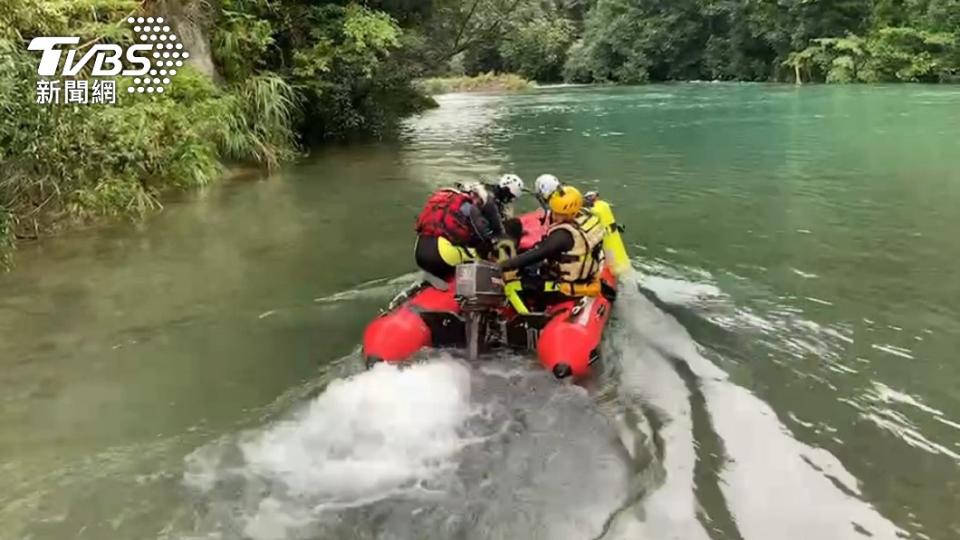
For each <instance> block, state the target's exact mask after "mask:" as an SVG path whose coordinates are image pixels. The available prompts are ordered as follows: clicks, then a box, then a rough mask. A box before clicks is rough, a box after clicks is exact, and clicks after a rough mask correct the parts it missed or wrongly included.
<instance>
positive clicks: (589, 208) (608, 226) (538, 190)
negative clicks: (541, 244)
mask: <svg viewBox="0 0 960 540" xmlns="http://www.w3.org/2000/svg"><path fill="white" fill-rule="evenodd" d="M560 186H561V184H560V180H559V179H557V177H556V176H554V175H552V174H541V175H540V176H539V177H537V180H536V182H534V194H535V196H536V198H537V200H538V201H539V202H540V206H542V207H543V209H544V216H543V218H542V220H541V223H547V222H548V221H549V220H550V206H549V201H550V198H551V197H552V196H553V194H554V193H556V192H557V190H559V189H560ZM581 213H585V214H591V215H594V216H596V217H597V218H599V219H600V223H601V224H602V225H603V228H604V238H603V249H604V252H605V253H606V259H607V264H609V265H610V267H611V270H612V271H613V274H614V275H616V276H620V275H621V274H623V273H624V272H626V271H627V270H628V269H629V268H630V259H629V257H628V256H627V249H626V247H625V246H624V244H623V238H622V237H621V235H620V233H621V232H623V227H622V226H621V225H619V224H618V223H617V222H616V219H615V218H614V216H613V209H612V208H611V207H610V203H608V202H607V201H604V200H602V199H601V198H600V195H599V194H598V193H597V192H596V191H588V192H587V193H586V194H585V195H584V196H583V209H582V210H581Z"/></svg>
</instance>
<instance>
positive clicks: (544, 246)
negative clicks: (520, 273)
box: [500, 229, 574, 270]
mask: <svg viewBox="0 0 960 540" xmlns="http://www.w3.org/2000/svg"><path fill="white" fill-rule="evenodd" d="M573 246H574V239H573V234H571V233H570V231H568V230H566V229H557V230H555V231H553V232H552V233H550V234H548V235H547V237H546V238H544V239H543V240H541V241H540V243H538V244H537V245H536V246H534V247H533V248H531V249H530V250H528V251H525V252H523V253H521V254H520V255H517V256H516V257H514V258H512V259H510V260H508V261H504V262H503V264H501V265H500V266H501V268H503V269H504V270H516V269H518V268H523V267H526V266H531V265H534V264H537V263H539V262H542V261H546V260H549V259H556V258H558V257H560V255H563V254H564V253H565V252H567V251H570V250H571V249H573Z"/></svg>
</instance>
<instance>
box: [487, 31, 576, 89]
mask: <svg viewBox="0 0 960 540" xmlns="http://www.w3.org/2000/svg"><path fill="white" fill-rule="evenodd" d="M573 33H574V27H573V23H572V22H570V21H569V20H567V19H563V18H557V19H547V18H537V19H535V20H533V21H531V22H529V23H526V24H524V25H522V26H520V27H519V28H518V29H517V30H516V32H514V33H513V35H512V36H510V38H509V39H506V40H504V43H503V45H502V46H501V47H500V54H501V55H502V56H503V59H504V61H505V67H506V69H507V70H509V71H512V72H515V73H519V74H520V75H522V76H523V77H526V78H528V79H533V80H537V81H557V80H560V79H561V78H562V75H563V65H564V63H565V62H566V58H567V50H568V49H569V48H570V45H571V43H573V37H574V34H573Z"/></svg>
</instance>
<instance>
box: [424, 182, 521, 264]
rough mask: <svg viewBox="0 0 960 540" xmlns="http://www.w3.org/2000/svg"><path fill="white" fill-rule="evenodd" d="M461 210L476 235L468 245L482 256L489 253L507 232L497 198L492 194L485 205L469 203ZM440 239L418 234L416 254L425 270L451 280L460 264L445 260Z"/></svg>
mask: <svg viewBox="0 0 960 540" xmlns="http://www.w3.org/2000/svg"><path fill="white" fill-rule="evenodd" d="M460 210H461V212H462V214H463V216H464V217H465V218H466V220H467V223H468V224H469V226H470V228H471V229H472V230H473V239H472V240H471V242H470V243H469V245H467V246H465V247H471V248H475V249H477V250H478V251H479V253H480V255H481V256H483V257H485V256H486V254H487V253H489V250H490V249H491V247H492V245H493V242H494V240H495V239H497V238H500V237H502V236H503V234H504V228H503V222H502V221H501V217H500V207H499V205H498V203H497V198H496V197H494V196H493V195H491V196H490V197H489V198H488V200H487V202H486V204H484V205H483V206H477V205H475V204H470V203H466V204H464V205H463V206H462V207H461V209H460ZM448 240H449V238H448ZM438 242H439V239H437V238H436V237H431V236H423V235H418V236H417V244H416V247H415V248H414V258H415V259H416V261H417V266H419V267H420V269H421V270H423V271H425V272H429V273H431V274H433V275H435V276H437V277H438V278H440V279H443V280H448V279H450V278H452V277H453V275H454V273H455V272H456V267H455V266H451V265H450V264H448V263H447V261H445V260H443V257H442V256H441V255H440V249H439V247H438V245H437V243H438Z"/></svg>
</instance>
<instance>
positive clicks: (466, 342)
mask: <svg viewBox="0 0 960 540" xmlns="http://www.w3.org/2000/svg"><path fill="white" fill-rule="evenodd" d="M592 211H593V212H594V213H595V214H596V215H597V216H598V217H600V220H601V222H602V223H603V225H604V227H605V232H606V234H605V236H604V241H603V244H604V252H605V257H604V262H603V266H602V267H601V279H602V281H603V283H604V286H603V289H604V294H600V295H597V296H582V297H569V296H562V297H561V299H560V300H559V301H557V302H555V303H552V304H549V305H547V306H545V308H544V309H542V310H540V311H531V310H529V309H528V308H527V307H526V306H525V304H524V303H523V301H522V300H521V299H520V296H519V294H518V291H519V289H520V286H519V281H515V282H504V279H503V274H502V273H501V271H500V269H499V267H498V266H497V265H496V264H493V263H488V262H485V261H476V262H470V263H465V264H461V265H459V266H458V267H457V271H456V275H455V277H454V278H452V279H451V280H449V281H447V282H446V283H443V282H442V281H441V280H439V279H438V278H433V279H427V280H424V281H423V282H420V283H417V284H415V285H414V286H413V287H412V288H410V289H407V290H406V291H403V292H402V293H400V294H399V295H398V296H397V297H396V298H394V299H393V301H391V302H390V304H389V305H388V307H387V308H386V309H384V310H383V311H382V312H381V314H380V315H379V316H378V317H377V318H376V319H374V320H373V321H372V322H371V323H370V324H369V325H368V326H367V328H366V330H365V332H364V335H363V355H364V358H365V359H366V361H367V365H368V366H371V365H373V364H375V363H377V362H388V363H394V364H396V363H404V362H408V361H409V360H410V359H411V358H412V357H413V356H414V355H416V354H417V353H418V352H419V351H421V350H423V349H428V348H433V349H449V348H454V349H465V350H467V351H468V354H469V356H470V357H471V358H475V357H476V356H477V355H478V354H482V353H485V352H490V351H492V350H497V349H509V350H514V351H517V352H521V353H524V352H535V353H536V354H537V356H538V358H539V360H540V363H541V364H542V365H543V367H544V368H546V369H547V370H548V371H550V372H551V373H553V374H554V375H555V376H556V377H557V378H561V379H562V378H566V377H570V376H573V377H578V378H579V377H583V376H586V375H588V374H589V373H590V371H591V366H592V365H593V364H594V363H595V362H596V361H597V360H598V359H599V357H600V354H599V349H600V341H601V338H602V336H603V331H604V328H605V327H606V324H607V321H608V320H609V319H610V314H611V312H612V302H613V301H614V298H615V291H616V288H617V276H618V275H622V273H623V272H624V271H626V269H627V268H629V266H630V263H629V260H628V259H627V255H626V251H625V249H624V247H623V241H622V239H621V237H620V230H621V228H620V227H619V226H618V225H617V224H616V223H615V221H614V218H613V213H612V211H611V210H610V206H609V205H608V204H607V203H606V202H604V201H600V200H597V201H595V203H594V206H593V207H592ZM543 217H544V212H543V210H537V211H534V212H530V213H527V214H524V215H522V216H520V217H519V219H520V221H521V223H522V225H523V234H522V236H521V237H520V242H519V246H518V248H519V249H520V250H521V251H523V250H527V249H530V248H532V247H533V246H534V245H535V244H536V243H537V242H539V241H540V239H541V238H542V237H543V236H544V234H546V231H547V226H546V225H545V223H544V219H543Z"/></svg>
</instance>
